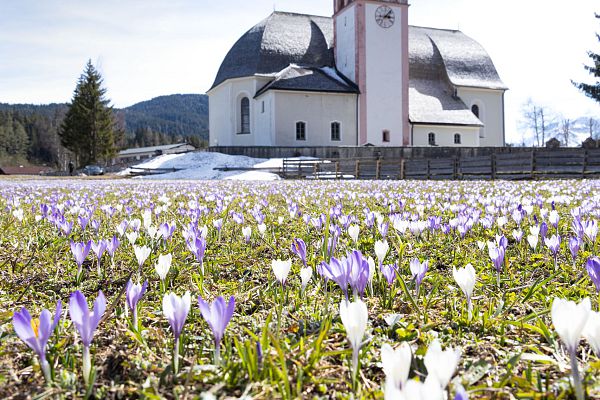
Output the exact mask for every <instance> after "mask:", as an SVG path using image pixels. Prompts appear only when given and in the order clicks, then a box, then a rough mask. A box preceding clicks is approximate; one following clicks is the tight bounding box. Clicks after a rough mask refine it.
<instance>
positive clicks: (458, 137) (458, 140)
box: [454, 133, 461, 144]
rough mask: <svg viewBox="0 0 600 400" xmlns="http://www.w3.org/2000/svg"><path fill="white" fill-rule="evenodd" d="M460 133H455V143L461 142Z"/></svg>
mask: <svg viewBox="0 0 600 400" xmlns="http://www.w3.org/2000/svg"><path fill="white" fill-rule="evenodd" d="M460 143H461V142H460V133H455V134H454V144H460Z"/></svg>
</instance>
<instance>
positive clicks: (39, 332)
mask: <svg viewBox="0 0 600 400" xmlns="http://www.w3.org/2000/svg"><path fill="white" fill-rule="evenodd" d="M61 312H62V303H61V301H60V300H59V301H58V303H57V304H56V311H55V312H54V318H53V317H52V315H51V314H50V311H48V310H45V309H44V310H42V313H41V314H40V318H39V319H32V318H31V315H30V314H29V312H28V311H27V309H26V308H25V307H23V308H22V309H21V311H17V312H16V313H15V314H14V315H13V328H14V329H15V333H16V334H17V336H19V338H20V339H21V340H22V341H24V342H25V344H26V345H27V346H29V347H30V348H31V349H32V350H33V351H35V352H36V354H37V355H38V357H39V358H40V366H41V368H42V371H43V373H44V378H46V382H50V381H51V380H52V375H51V373H50V364H49V363H48V361H47V360H46V345H47V344H48V339H50V335H52V332H54V329H55V328H56V325H58V321H59V320H60V314H61Z"/></svg>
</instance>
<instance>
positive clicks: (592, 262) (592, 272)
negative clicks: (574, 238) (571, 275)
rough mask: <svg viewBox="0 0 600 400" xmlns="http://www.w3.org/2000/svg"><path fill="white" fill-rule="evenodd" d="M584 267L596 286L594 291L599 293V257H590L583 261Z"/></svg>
mask: <svg viewBox="0 0 600 400" xmlns="http://www.w3.org/2000/svg"><path fill="white" fill-rule="evenodd" d="M585 269H586V270H587V272H588V275H589V276H590V279H591V280H592V283H593V284H594V286H596V292H597V293H600V258H598V257H590V258H588V260H587V262H586V263H585Z"/></svg>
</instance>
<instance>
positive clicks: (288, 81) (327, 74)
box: [255, 64, 358, 97]
mask: <svg viewBox="0 0 600 400" xmlns="http://www.w3.org/2000/svg"><path fill="white" fill-rule="evenodd" d="M271 89H280V90H297V91H309V92H331V93H358V88H357V87H356V85H354V84H353V83H352V82H351V81H349V80H347V79H345V78H344V77H342V76H341V75H340V74H339V73H338V72H337V71H336V70H335V69H334V68H331V67H321V68H316V67H302V66H299V65H295V64H291V65H289V66H288V67H287V68H285V69H283V70H282V71H280V72H279V73H278V74H277V75H276V76H275V79H273V80H272V81H271V82H269V83H268V84H267V85H265V86H264V87H263V88H262V89H260V90H259V91H258V92H257V93H256V96H255V97H258V96H260V95H261V94H263V93H265V92H266V91H268V90H271Z"/></svg>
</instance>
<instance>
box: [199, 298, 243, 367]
mask: <svg viewBox="0 0 600 400" xmlns="http://www.w3.org/2000/svg"><path fill="white" fill-rule="evenodd" d="M198 306H199V307H200V312H201V313H202V317H204V320H205V321H206V322H207V323H208V325H209V326H210V329H211V330H212V333H213V338H214V340H215V364H219V358H220V353H221V352H220V349H221V340H222V339H223V334H224V333H225V328H226V327H227V324H228V323H229V321H230V320H231V317H232V316H233V309H234V307H235V299H234V298H233V296H231V297H230V298H229V302H228V303H225V299H224V298H223V297H222V296H219V297H217V298H216V299H215V301H213V303H212V304H208V303H206V302H205V301H204V300H203V299H202V297H200V296H198Z"/></svg>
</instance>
